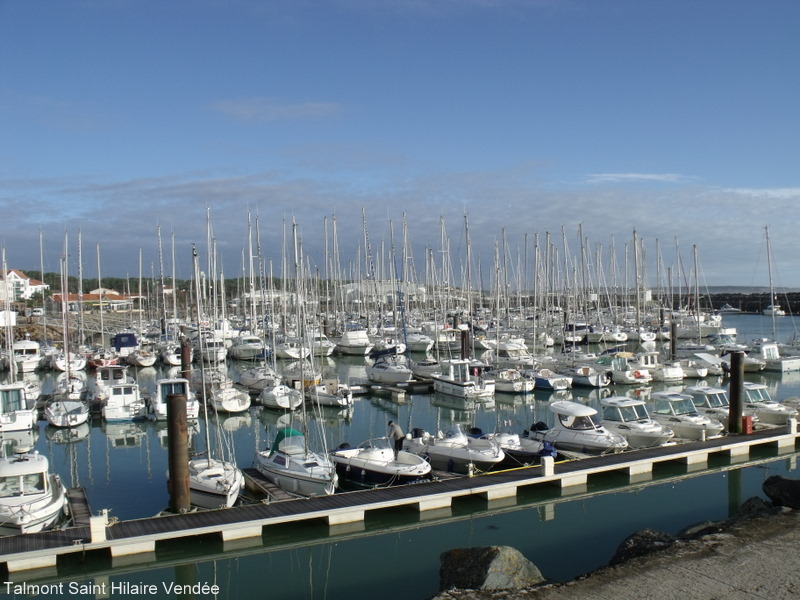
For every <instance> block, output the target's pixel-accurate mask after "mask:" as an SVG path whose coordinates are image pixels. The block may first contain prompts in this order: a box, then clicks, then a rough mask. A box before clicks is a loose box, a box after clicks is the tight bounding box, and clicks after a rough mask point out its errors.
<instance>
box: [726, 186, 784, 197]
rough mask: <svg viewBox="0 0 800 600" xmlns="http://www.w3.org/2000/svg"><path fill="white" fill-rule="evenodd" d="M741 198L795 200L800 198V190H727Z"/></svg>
mask: <svg viewBox="0 0 800 600" xmlns="http://www.w3.org/2000/svg"><path fill="white" fill-rule="evenodd" d="M725 191H727V192H730V193H732V194H739V195H741V196H754V197H756V198H775V199H778V200H794V199H796V198H800V188H760V189H759V188H733V189H728V190H725Z"/></svg>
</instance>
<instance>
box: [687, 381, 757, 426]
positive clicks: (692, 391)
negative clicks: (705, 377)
mask: <svg viewBox="0 0 800 600" xmlns="http://www.w3.org/2000/svg"><path fill="white" fill-rule="evenodd" d="M683 391H684V393H686V394H689V395H690V396H691V397H692V401H693V402H694V405H695V407H696V408H697V412H699V413H700V414H701V415H706V416H708V417H711V418H712V419H717V420H718V421H719V422H720V423H722V424H723V425H724V426H725V429H728V427H729V423H728V421H729V415H730V400H729V398H728V390H726V389H725V388H721V387H714V386H710V385H708V384H707V383H706V382H705V381H701V382H698V383H697V384H696V385H690V386H686V387H685V388H684V389H683ZM742 416H749V417H750V418H752V420H753V423H756V422H758V416H757V415H756V414H755V412H754V411H753V410H752V409H745V408H744V407H743V409H742Z"/></svg>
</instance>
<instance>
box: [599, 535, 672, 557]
mask: <svg viewBox="0 0 800 600" xmlns="http://www.w3.org/2000/svg"><path fill="white" fill-rule="evenodd" d="M674 543H675V538H674V537H673V536H671V535H669V534H668V533H664V532H663V531H655V530H653V529H642V530H641V531H637V532H636V533H634V534H633V535H631V536H629V537H627V538H626V539H625V540H623V542H622V543H621V544H620V545H619V548H617V551H616V553H615V554H614V556H612V557H611V561H610V562H609V564H610V565H617V564H620V563H623V562H625V561H628V560H630V559H631V558H634V557H635V556H643V555H645V554H650V553H651V552H657V551H658V550H663V549H664V548H668V547H670V546H671V545H672V544H674Z"/></svg>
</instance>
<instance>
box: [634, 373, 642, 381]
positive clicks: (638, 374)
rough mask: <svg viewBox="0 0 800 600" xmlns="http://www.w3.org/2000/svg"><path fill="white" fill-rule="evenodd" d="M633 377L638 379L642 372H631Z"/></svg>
mask: <svg viewBox="0 0 800 600" xmlns="http://www.w3.org/2000/svg"><path fill="white" fill-rule="evenodd" d="M633 376H634V377H636V379H639V378H640V377H641V376H642V372H641V371H634V372H633Z"/></svg>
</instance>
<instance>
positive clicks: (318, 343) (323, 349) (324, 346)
mask: <svg viewBox="0 0 800 600" xmlns="http://www.w3.org/2000/svg"><path fill="white" fill-rule="evenodd" d="M334 350H336V344H334V343H333V342H332V341H330V340H329V339H328V336H326V335H325V334H324V333H322V332H321V331H316V332H314V333H312V334H311V353H312V354H313V355H314V356H319V357H325V356H330V355H331V354H333V351H334Z"/></svg>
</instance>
